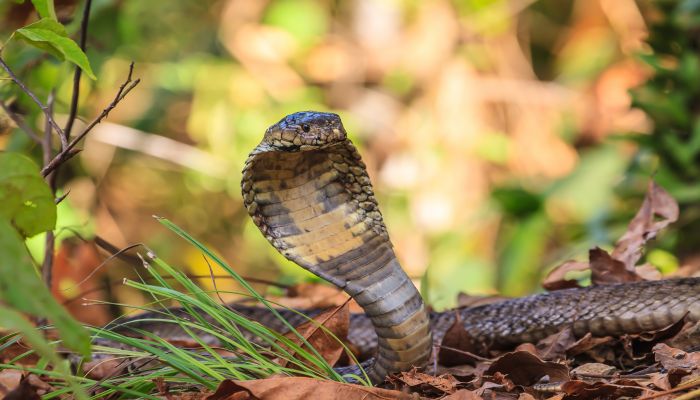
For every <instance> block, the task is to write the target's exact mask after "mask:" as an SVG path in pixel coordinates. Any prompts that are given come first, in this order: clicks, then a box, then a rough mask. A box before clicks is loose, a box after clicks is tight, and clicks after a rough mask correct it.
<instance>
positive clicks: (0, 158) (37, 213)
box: [0, 153, 56, 254]
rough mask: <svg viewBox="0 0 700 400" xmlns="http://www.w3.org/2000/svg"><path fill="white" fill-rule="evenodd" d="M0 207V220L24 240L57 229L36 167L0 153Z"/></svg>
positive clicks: (50, 196)
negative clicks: (13, 228) (6, 223)
mask: <svg viewBox="0 0 700 400" xmlns="http://www.w3.org/2000/svg"><path fill="white" fill-rule="evenodd" d="M0 204H2V207H0V218H2V219H5V220H8V221H10V222H11V223H12V225H13V226H14V227H15V228H16V229H17V230H18V231H19V232H20V233H21V234H22V236H24V237H31V236H34V235H36V234H37V233H40V232H44V231H50V230H52V229H54V227H55V225H56V204H55V203H54V196H53V193H51V189H50V188H49V185H47V184H46V182H45V181H44V179H43V178H42V177H41V174H40V173H39V167H37V165H36V164H34V162H33V161H32V160H31V159H29V158H28V157H26V156H23V155H21V154H18V153H0ZM0 254H2V253H0Z"/></svg>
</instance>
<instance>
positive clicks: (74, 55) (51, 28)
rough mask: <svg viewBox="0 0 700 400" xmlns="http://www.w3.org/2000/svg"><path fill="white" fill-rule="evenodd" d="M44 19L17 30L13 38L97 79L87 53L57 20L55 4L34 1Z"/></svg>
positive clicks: (43, 0) (45, 1) (41, 0)
mask: <svg viewBox="0 0 700 400" xmlns="http://www.w3.org/2000/svg"><path fill="white" fill-rule="evenodd" d="M32 2H33V3H34V5H35V7H36V9H37V11H38V13H39V15H40V16H41V17H42V18H41V19H40V20H38V21H36V22H34V23H32V24H29V25H27V26H24V27H22V28H19V29H17V30H16V31H15V32H14V33H13V34H12V37H11V38H14V39H18V40H22V41H24V42H26V43H28V44H30V45H32V46H34V47H36V48H38V49H40V50H42V51H45V52H47V53H49V54H51V55H52V56H54V57H56V58H58V59H59V60H61V61H68V62H70V63H73V64H75V65H77V66H78V67H80V69H82V70H83V72H85V74H86V75H87V76H89V77H90V79H96V77H95V73H94V72H93V71H92V67H90V61H88V58H87V56H86V55H85V53H84V52H83V51H82V50H81V49H80V46H78V44H77V43H75V41H73V39H71V38H70V37H68V32H66V28H65V27H64V26H63V25H62V24H61V23H60V22H58V21H57V20H56V12H55V11H54V8H53V2H52V1H47V0H34V1H32Z"/></svg>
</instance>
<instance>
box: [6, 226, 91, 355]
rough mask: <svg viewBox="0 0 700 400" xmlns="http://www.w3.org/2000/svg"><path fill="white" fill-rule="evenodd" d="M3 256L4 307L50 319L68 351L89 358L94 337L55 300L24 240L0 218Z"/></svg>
mask: <svg viewBox="0 0 700 400" xmlns="http://www.w3.org/2000/svg"><path fill="white" fill-rule="evenodd" d="M0 254H1V255H2V258H0V303H5V304H7V305H9V306H11V307H14V308H16V309H17V310H19V311H23V312H26V313H29V314H32V315H35V316H40V317H45V318H48V320H49V321H51V323H53V325H55V326H56V328H57V329H58V332H59V333H60V335H61V339H63V342H64V344H65V345H66V347H68V348H71V349H73V350H74V351H76V352H78V353H80V354H83V355H85V356H88V355H89V354H90V336H89V335H88V333H87V331H86V330H85V329H84V328H83V327H82V326H81V325H80V324H79V323H77V322H76V321H75V320H74V319H73V318H72V317H71V316H70V315H69V314H68V312H67V311H66V310H65V309H64V308H63V307H61V305H59V304H58V303H57V302H56V300H55V299H54V298H53V297H52V296H51V292H49V290H48V289H47V288H46V286H45V285H44V283H43V282H42V281H41V279H39V276H38V275H37V274H36V270H35V269H34V265H33V264H32V261H31V257H30V256H29V253H28V252H27V249H26V248H25V247H24V241H23V239H22V237H20V236H19V234H18V233H17V231H16V230H15V229H14V228H13V227H12V225H11V224H10V222H9V221H8V220H6V219H4V218H0ZM0 325H2V324H0Z"/></svg>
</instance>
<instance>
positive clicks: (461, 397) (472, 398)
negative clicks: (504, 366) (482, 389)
mask: <svg viewBox="0 0 700 400" xmlns="http://www.w3.org/2000/svg"><path fill="white" fill-rule="evenodd" d="M482 399H483V397H481V396H479V395H478V394H476V393H475V392H472V391H470V390H467V389H460V390H458V391H456V392H454V393H452V394H451V395H449V396H445V397H443V398H442V399H441V400H482Z"/></svg>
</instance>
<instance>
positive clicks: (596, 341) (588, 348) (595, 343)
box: [566, 332, 615, 361]
mask: <svg viewBox="0 0 700 400" xmlns="http://www.w3.org/2000/svg"><path fill="white" fill-rule="evenodd" d="M614 341H615V339H614V338H613V337H610V336H604V337H594V336H593V335H591V334H590V332H589V333H587V334H586V335H584V336H583V337H582V338H581V339H579V340H577V341H576V342H575V343H574V344H572V345H571V347H569V348H568V349H567V350H566V354H567V355H569V356H570V357H573V356H577V355H579V354H583V353H586V354H587V355H588V356H589V357H591V358H593V359H594V360H597V361H603V360H605V359H607V357H605V356H604V355H600V354H597V350H596V348H598V347H600V346H603V345H608V344H611V343H612V342H614Z"/></svg>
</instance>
